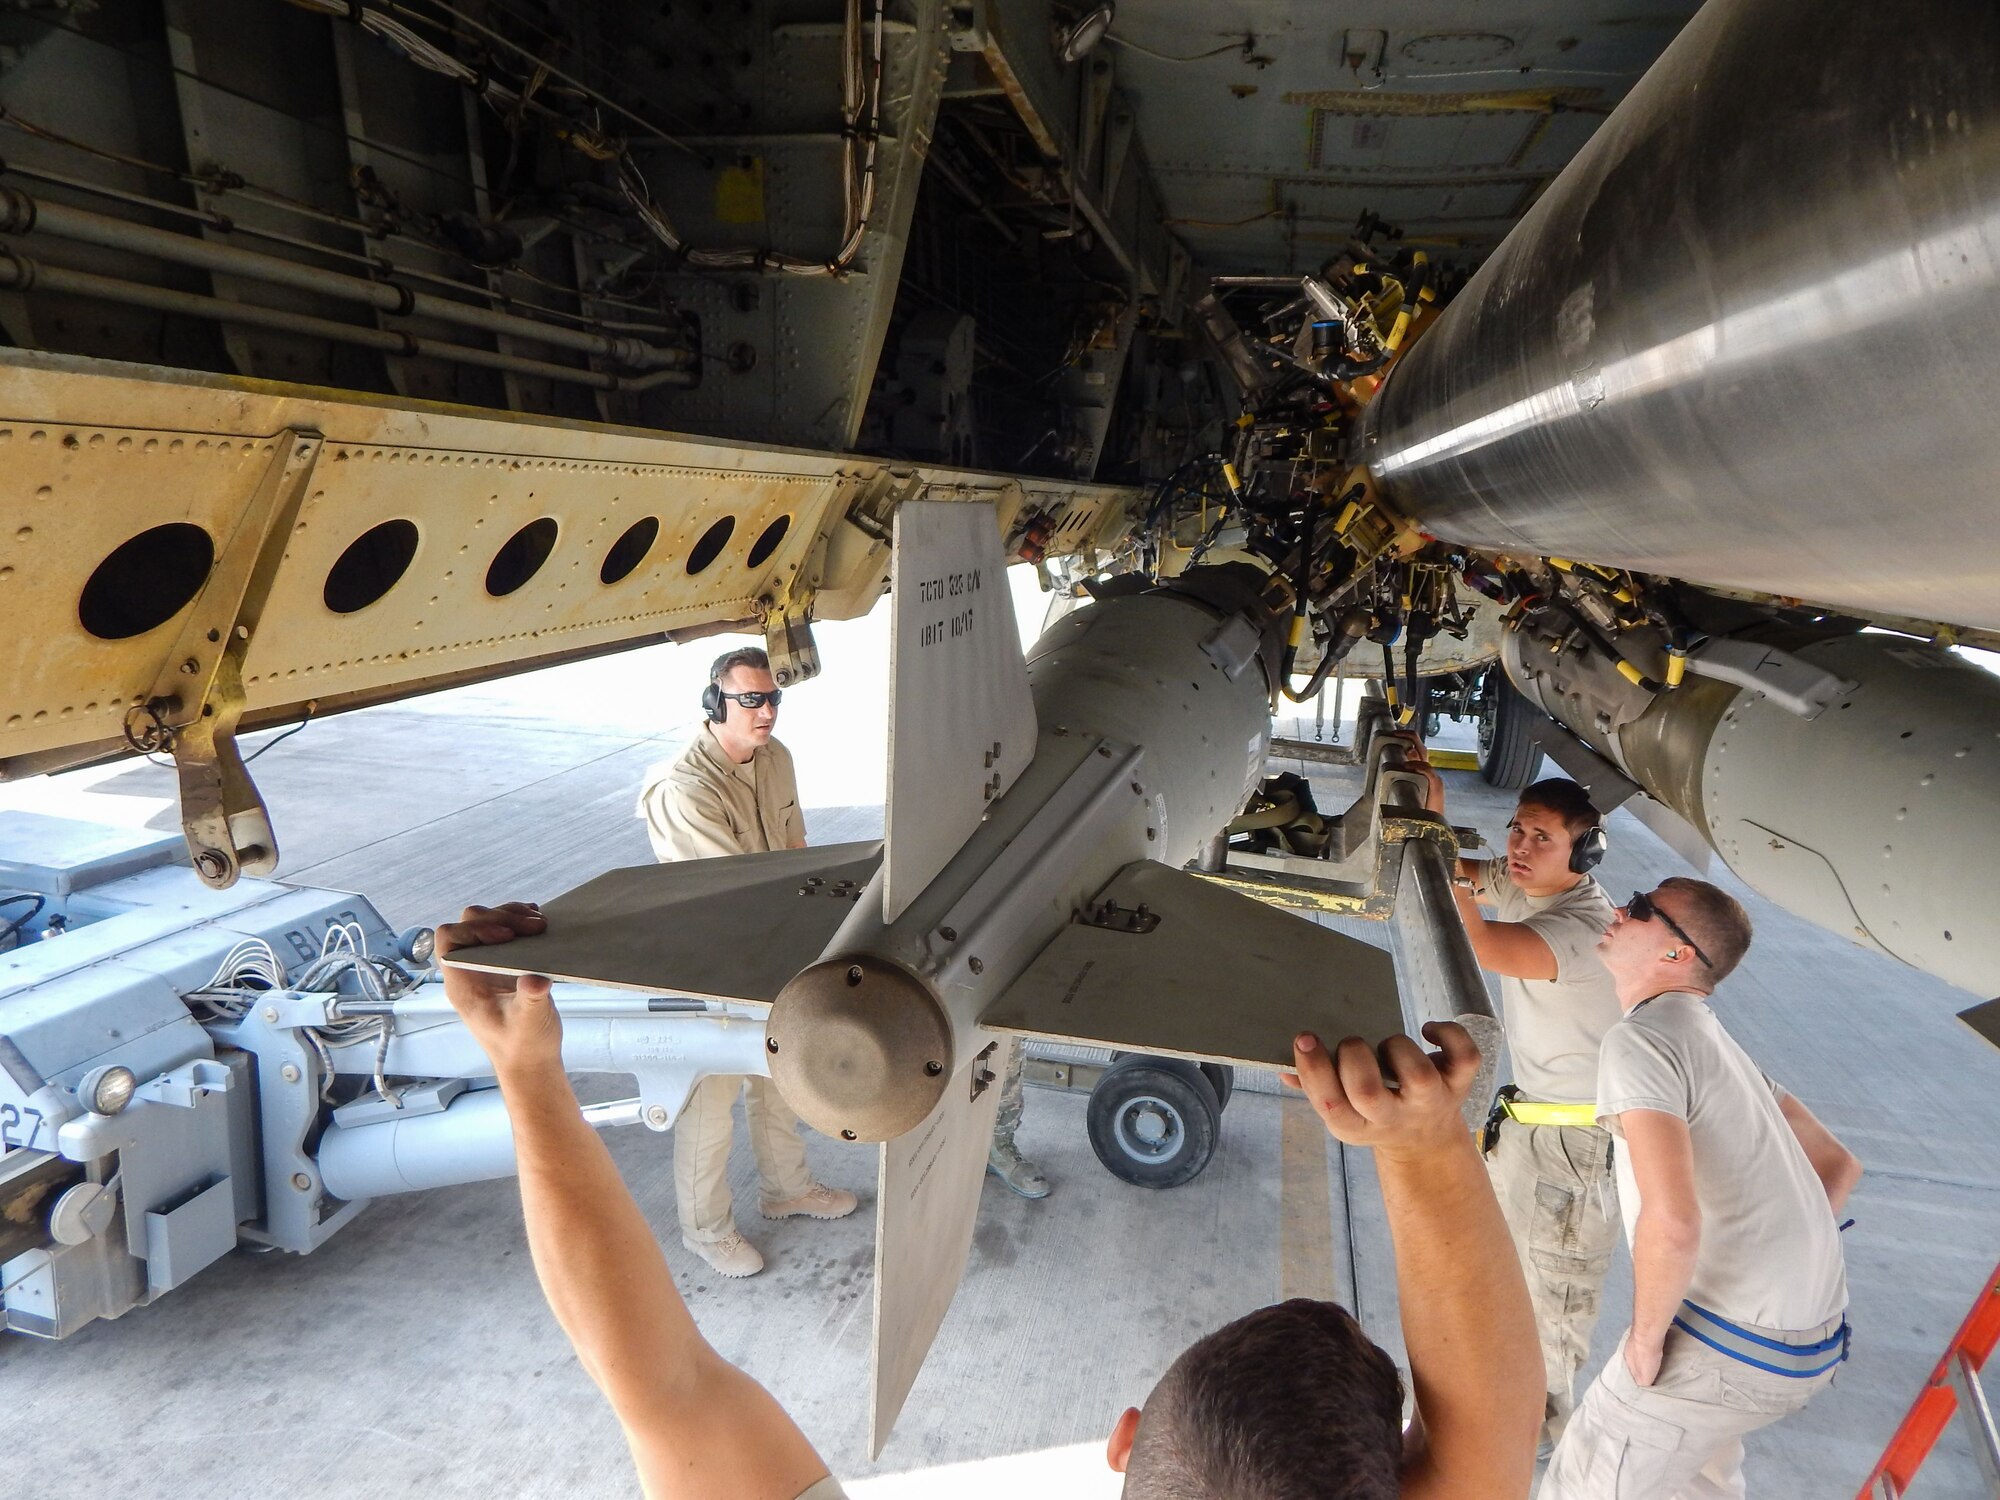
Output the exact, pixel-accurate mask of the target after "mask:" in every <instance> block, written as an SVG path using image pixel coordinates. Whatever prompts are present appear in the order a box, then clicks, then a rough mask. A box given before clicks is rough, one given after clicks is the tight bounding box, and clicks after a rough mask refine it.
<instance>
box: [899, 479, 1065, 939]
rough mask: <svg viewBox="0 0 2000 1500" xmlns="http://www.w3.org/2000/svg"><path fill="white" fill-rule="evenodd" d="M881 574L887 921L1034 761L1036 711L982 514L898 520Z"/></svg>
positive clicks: (910, 510)
mask: <svg viewBox="0 0 2000 1500" xmlns="http://www.w3.org/2000/svg"><path fill="white" fill-rule="evenodd" d="M895 526H896V534H895V554H894V562H893V563H892V565H891V575H890V637H889V682H890V690H889V691H890V697H889V789H888V838H887V842H886V850H885V853H884V856H883V865H884V874H883V892H882V906H883V910H882V916H883V920H884V921H889V922H893V921H895V919H896V918H897V917H898V916H900V915H901V914H902V912H903V909H904V908H905V907H907V906H908V905H909V904H910V902H911V901H913V900H915V899H916V897H917V896H918V895H919V894H920V893H921V892H922V891H923V889H924V887H925V886H927V885H929V884H930V883H931V880H932V879H933V877H935V876H936V875H937V873H938V871H940V870H942V869H943V868H944V867H945V865H946V864H948V863H949V862H950V860H951V857H952V856H953V855H954V854H956V853H958V851H959V848H960V846H962V845H963V844H964V843H965V841H966V839H967V838H968V837H970V836H971V834H972V831H973V829H975V828H977V827H978V826H979V820H980V819H981V818H982V817H983V816H984V815H985V812H986V809H987V807H988V806H989V805H990V804H991V803H992V802H993V800H994V799H995V798H997V797H999V796H1000V794H1001V793H1003V792H1005V791H1006V790H1007V788H1008V787H1010V786H1012V785H1013V783H1014V778H1015V777H1016V776H1018V775H1020V773H1021V772H1022V770H1024V769H1025V768H1026V767H1027V764H1028V762H1029V761H1030V760H1032V759H1033V758H1034V754H1035V706H1034V702H1033V700H1032V699H1031V698H1030V697H1029V694H1028V670H1027V665H1026V663H1025V662H1024V661H1023V660H1022V657H1021V638H1020V634H1019V632H1018V630H1017V629H1016V627H1015V624H1014V605H1013V600H1012V598H1011V596H1010V594H1009V591H1008V587H1007V579H1006V564H1005V560H1004V558H1003V557H1002V555H1001V551H1000V529H999V523H998V520H997V519H996V516H995V513H994V510H993V507H992V506H991V505H970V504H964V503H960V502H951V501H931V500H925V501H910V502H907V503H905V504H904V505H902V506H899V507H898V508H897V510H896V521H895Z"/></svg>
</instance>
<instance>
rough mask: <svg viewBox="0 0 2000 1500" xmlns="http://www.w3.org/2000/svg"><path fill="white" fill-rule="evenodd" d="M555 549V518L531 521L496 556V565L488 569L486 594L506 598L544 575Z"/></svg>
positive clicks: (511, 537)
mask: <svg viewBox="0 0 2000 1500" xmlns="http://www.w3.org/2000/svg"><path fill="white" fill-rule="evenodd" d="M555 549H556V523H555V518H554V517H553V516H543V517H542V518H541V519H540V520H539V521H530V522H529V523H528V524H527V525H526V526H523V527H522V528H521V529H520V530H519V531H517V532H515V533H514V534H513V535H512V536H510V537H508V538H507V542H506V545H505V546H503V547H502V548H501V549H500V550H499V551H498V552H496V553H494V554H493V565H492V566H491V567H489V568H488V569H487V570H486V592H487V593H489V594H491V595H492V596H493V597H494V598H495V599H504V598H506V597H507V596H508V595H509V594H511V593H513V592H514V590H516V589H518V588H519V587H520V586H521V585H522V584H524V583H526V582H527V581H528V580H529V579H530V578H533V577H534V576H535V574H536V573H538V572H540V571H541V566H542V564H543V563H545V562H547V561H548V560H549V554H550V553H551V552H553V551H555Z"/></svg>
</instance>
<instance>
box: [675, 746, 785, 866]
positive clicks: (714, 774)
mask: <svg viewBox="0 0 2000 1500" xmlns="http://www.w3.org/2000/svg"><path fill="white" fill-rule="evenodd" d="M643 785H644V789H643V790H642V791H641V792H640V793H639V806H638V808H637V813H638V816H639V817H641V818H643V819H645V821H646V834H647V836H648V837H649V838H651V839H652V841H653V854H654V856H655V857H656V858H658V859H660V860H662V861H664V860H670V859H711V858H713V857H715V856H716V855H719V854H764V853H768V852H769V851H770V850H773V849H791V848H796V847H797V846H798V845H801V844H803V843H804V842H805V840H806V824H805V819H804V818H803V817H802V816H801V815H800V813H799V783H798V778H797V776H796V775H795V774H794V773H793V770H792V752H791V751H789V750H787V749H786V748H785V747H784V746H783V745H781V744H779V743H778V742H777V741H776V740H771V741H768V742H767V743H766V744H764V745H763V746H762V747H761V748H760V749H759V750H758V751H757V753H756V754H754V755H752V756H751V757H750V759H749V760H747V761H745V762H743V763H742V764H741V765H739V764H738V763H737V762H735V761H733V760H731V759H730V758H729V757H728V756H727V755H726V754H724V753H723V749H722V746H720V745H719V744H717V743H716V740H715V736H714V734H713V733H711V732H710V730H709V727H708V725H706V724H702V725H699V726H698V727H697V728H696V729H695V732H694V737H693V738H692V739H690V740H689V741H688V742H687V745H686V747H685V748H683V749H682V751H681V753H680V754H679V755H676V756H675V757H674V758H673V759H672V760H663V761H660V762H658V763H657V764H655V765H652V766H649V767H648V768H647V770H646V779H645V782H644V784H643Z"/></svg>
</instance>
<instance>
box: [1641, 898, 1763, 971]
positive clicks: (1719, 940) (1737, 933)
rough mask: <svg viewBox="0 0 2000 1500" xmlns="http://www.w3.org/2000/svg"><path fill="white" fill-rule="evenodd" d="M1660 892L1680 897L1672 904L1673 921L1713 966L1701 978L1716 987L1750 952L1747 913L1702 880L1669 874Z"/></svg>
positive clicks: (1748, 918)
mask: <svg viewBox="0 0 2000 1500" xmlns="http://www.w3.org/2000/svg"><path fill="white" fill-rule="evenodd" d="M1660 889H1661V890H1663V891H1672V892H1673V893H1674V895H1676V896H1677V897H1679V898H1680V899H1679V900H1678V901H1677V902H1675V904H1674V906H1675V909H1674V914H1673V915H1674V920H1675V921H1677V922H1679V923H1680V924H1681V926H1683V927H1685V928H1686V929H1687V935H1688V936H1689V937H1691V938H1693V939H1694V941H1695V946H1697V947H1698V948H1700V949H1701V951H1702V952H1703V953H1706V954H1707V955H1708V961H1709V962H1710V963H1711V964H1713V965H1714V966H1715V967H1714V968H1712V969H1706V970H1703V971H1702V973H1703V977H1704V978H1706V979H1707V980H1708V982H1709V983H1710V984H1711V985H1714V984H1720V983H1721V982H1722V981H1723V980H1724V979H1727V978H1728V977H1729V974H1730V971H1731V970H1733V969H1734V968H1735V967H1736V966H1737V965H1738V964H1740V963H1742V962H1743V955H1744V954H1746V953H1748V952H1749V951H1750V913H1749V912H1747V911H1745V910H1744V909H1743V903H1742V902H1741V901H1738V900H1737V899H1736V898H1735V897H1734V896H1732V895H1730V894H1729V892H1727V891H1725V890H1721V889H1718V888H1717V887H1715V886H1712V885H1710V884H1709V883H1708V882H1707V881H1706V880H1693V879H1690V878H1689V877H1688V876H1686V875H1672V876H1669V877H1668V878H1667V879H1665V880H1662V881H1661V882H1660Z"/></svg>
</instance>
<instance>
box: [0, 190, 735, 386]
mask: <svg viewBox="0 0 2000 1500" xmlns="http://www.w3.org/2000/svg"><path fill="white" fill-rule="evenodd" d="M0 233H5V234H20V235H26V234H31V233H47V234H52V235H56V236H59V237H61V238H63V239H70V240H76V241H78V242H80V243H82V244H86V245H96V246H98V247H100V248H102V249H106V250H125V251H130V252H131V253H133V254H135V255H149V256H152V257H154V258H156V259H159V260H164V261H169V262H171V263H173V264H175V265H182V266H188V267H191V268H193V269H196V270H203V271H210V272H218V271H219V272H222V273H223V274H225V275H230V276H242V277H246V278H248V279H249V280H252V281H262V282H267V283H269V284H271V285H274V286H288V287H292V288H294V289H296V290H299V291H305V292H315V293H318V294H320V295H322V296H328V297H336V298H340V299H342V300H345V301H350V302H361V303H365V304H367V305H368V306H370V307H373V308H375V309H377V310H378V311H381V312H385V313H390V314H392V315H395V316H398V317H423V318H433V319H435V320H437V321H438V322H441V323H456V324H458V325H460V326H462V327H466V328H476V329H479V330H480V331H481V332H484V333H492V334H502V335H506V336H510V337H513V338H521V339H532V340H534V341H536V342H537V343H542V344H547V345H550V346H551V347H553V348H557V349H572V350H575V351H576V352H577V353H579V354H591V355H596V356H598V357H599V358H602V359H608V360H610V361H612V362H613V363H615V364H620V365H624V366H625V367H627V368H628V369H635V370H647V369H686V368H687V367H689V366H690V365H692V364H693V363H694V360H695V356H694V353H693V351H692V350H688V349H663V348H661V347H660V346H659V345H657V344H649V343H647V342H645V341H644V340H643V339H634V338H623V337H613V336H611V335H608V334H600V333H585V332H583V331H581V330H578V329H573V328H557V327H553V326H551V325H550V324H547V323H538V322H536V321H535V320H534V319H532V318H523V317H518V316H516V315H515V314H513V313H503V312H495V311H493V310H491V309H490V308H484V307H474V306H472V305H470V304H468V303H464V302H455V301H453V300H452V299H451V298H449V297H437V296H433V295H431V294H430V293H428V292H413V291H411V290H410V289H409V288H408V287H405V286H398V285H395V284H393V283H385V282H380V281H367V280H363V279H362V278H361V277H359V276H348V275H345V274H343V273H341V272H339V271H326V270H321V269H319V268H317V267H314V266H306V265H300V264H298V263H297V262H295V261H288V260H280V259H279V258H278V257H276V256H272V255H264V254H262V253H260V252H258V251H255V250H241V249H238V248H236V247H235V246H232V245H218V244H214V243H212V242H210V241H208V240H202V239H196V238H194V237H193V236H192V235H185V234H175V233H173V232H172V231H171V230H165V229H154V228H153V227H151V226H150V225H146V224H135V223H133V222H131V221H130V220H126V219H114V218H111V217H108V216H107V215H104V214H94V213H91V212H90V211H89V210H88V209H82V208H72V207H70V206H69V205H68V204H63V203H47V202H43V201H40V200H38V199H36V198H33V197H31V196H30V195H28V194H27V193H24V192H22V191H21V190H20V189H19V188H9V187H0Z"/></svg>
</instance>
